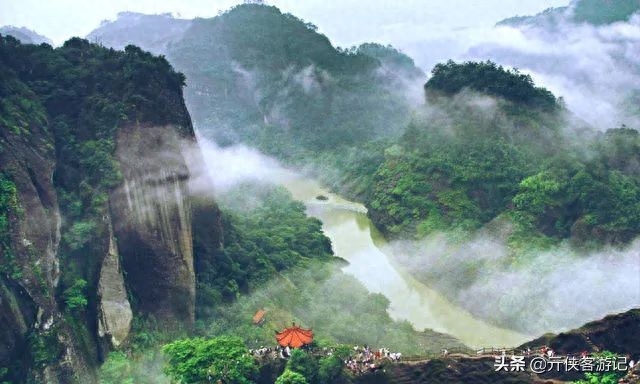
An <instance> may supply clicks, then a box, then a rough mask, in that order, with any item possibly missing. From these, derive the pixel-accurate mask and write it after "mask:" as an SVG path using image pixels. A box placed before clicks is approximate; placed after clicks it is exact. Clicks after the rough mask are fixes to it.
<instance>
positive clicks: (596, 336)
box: [355, 309, 640, 384]
mask: <svg viewBox="0 0 640 384" xmlns="http://www.w3.org/2000/svg"><path fill="white" fill-rule="evenodd" d="M544 345H546V346H549V347H551V348H552V349H553V350H554V351H555V352H556V356H566V355H573V356H577V355H579V353H580V352H582V351H584V350H586V351H588V352H598V351H605V350H606V351H609V352H613V353H615V354H617V355H620V356H627V357H628V358H630V359H633V360H635V361H638V360H640V309H632V310H630V311H628V312H625V313H620V314H616V315H611V316H607V317H605V318H604V319H602V320H598V321H593V322H591V323H588V324H585V325H584V326H582V327H580V328H578V329H575V330H572V331H569V332H565V333H561V334H559V335H545V336H543V337H541V338H538V339H535V340H532V341H530V342H528V343H525V344H524V345H522V346H520V347H517V348H516V350H526V348H527V347H529V348H531V350H532V351H536V350H538V348H539V347H541V346H544ZM531 358H533V357H530V358H527V359H526V366H527V367H529V362H530V359H531ZM495 362H496V357H495V356H467V355H461V354H455V355H450V356H449V357H446V358H444V357H440V358H433V359H429V360H424V361H412V362H403V363H400V364H390V365H387V366H385V367H384V370H379V371H377V372H375V373H369V374H365V375H362V376H359V377H357V378H356V380H355V382H357V383H363V384H364V383H367V384H371V383H381V384H382V383H389V384H391V383H394V384H397V383H400V384H403V383H412V384H420V383H423V384H440V383H452V384H455V383H460V384H462V383H487V384H489V383H492V384H494V383H497V384H506V383H513V384H515V383H521V384H524V383H531V384H545V383H565V382H566V383H569V382H572V381H574V380H578V379H581V378H583V376H584V374H583V372H580V371H575V370H573V371H571V372H565V371H564V370H561V369H558V370H553V369H552V370H550V371H549V372H545V373H542V374H534V373H533V372H531V371H530V370H529V369H527V370H525V371H524V372H512V371H504V370H500V371H496V366H495ZM639 377H640V364H638V365H637V366H636V367H635V369H634V370H633V371H631V372H629V373H628V374H627V375H626V377H625V378H623V379H621V381H620V382H621V383H638V382H639V381H640V380H639V379H638V378H639Z"/></svg>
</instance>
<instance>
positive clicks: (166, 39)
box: [87, 12, 191, 53]
mask: <svg viewBox="0 0 640 384" xmlns="http://www.w3.org/2000/svg"><path fill="white" fill-rule="evenodd" d="M190 25H191V20H183V19H176V18H174V17H172V16H171V15H170V14H160V15H144V14H141V13H135V12H120V13H118V16H117V20H116V21H114V22H111V21H107V20H105V21H103V22H102V23H101V24H100V26H99V27H98V28H96V29H95V30H94V31H92V32H91V33H90V34H89V35H88V36H87V40H89V41H91V42H95V43H98V44H101V45H104V46H105V47H111V48H115V49H124V47H125V46H127V45H128V44H135V45H137V46H139V47H140V48H142V49H144V50H145V51H150V52H157V53H165V52H166V51H167V49H168V48H169V47H168V46H169V44H171V43H172V42H175V41H178V40H180V38H181V37H182V35H183V34H184V32H185V31H186V30H187V29H188V28H189V26H190Z"/></svg>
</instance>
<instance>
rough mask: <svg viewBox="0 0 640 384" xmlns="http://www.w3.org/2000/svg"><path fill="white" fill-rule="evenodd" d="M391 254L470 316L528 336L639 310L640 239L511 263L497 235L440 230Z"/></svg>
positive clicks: (531, 256)
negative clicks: (460, 236)
mask: <svg viewBox="0 0 640 384" xmlns="http://www.w3.org/2000/svg"><path fill="white" fill-rule="evenodd" d="M389 247H390V248H389V252H393V253H394V254H395V255H396V257H398V258H399V259H401V260H402V264H403V266H404V268H405V269H407V270H410V271H412V273H414V274H416V275H418V276H422V279H423V280H426V281H428V283H429V284H430V285H433V286H435V287H437V288H438V289H439V290H441V291H442V292H444V293H445V295H446V296H447V297H449V298H451V299H453V301H454V302H455V303H458V304H459V305H462V306H463V307H464V308H466V309H467V310H469V311H470V312H471V313H473V314H474V315H475V316H477V317H479V318H482V319H487V320H489V321H492V322H494V323H497V324H500V325H503V326H507V327H509V328H512V329H516V330H518V331H520V332H523V333H527V334H543V333H545V332H559V331H564V330H568V329H572V328H575V327H579V326H581V325H582V324H584V323H586V322H588V321H592V320H596V319H600V318H602V317H604V316H606V315H608V314H611V313H616V312H622V311H626V310H629V309H631V308H637V307H640V239H639V240H637V241H635V242H634V243H632V244H631V245H629V246H628V247H626V248H624V249H614V248H606V249H603V250H600V251H593V252H586V253H581V252H579V251H576V250H573V249H571V248H570V247H569V246H565V245H562V246H558V247H556V248H554V249H551V250H548V251H543V252H538V253H530V254H528V255H527V256H526V257H525V258H523V259H522V260H518V261H514V260H513V259H512V258H511V254H510V253H509V250H508V248H507V246H506V244H505V241H504V240H503V239H502V238H501V237H500V236H495V235H488V234H487V233H480V234H478V235H477V236H476V237H474V238H473V239H471V240H469V241H466V242H462V243H458V242H455V241H451V240H448V239H447V237H446V236H444V235H442V234H435V235H432V236H430V237H428V238H427V239H425V240H423V241H419V242H414V241H397V242H394V243H392V244H391V245H390V246H389Z"/></svg>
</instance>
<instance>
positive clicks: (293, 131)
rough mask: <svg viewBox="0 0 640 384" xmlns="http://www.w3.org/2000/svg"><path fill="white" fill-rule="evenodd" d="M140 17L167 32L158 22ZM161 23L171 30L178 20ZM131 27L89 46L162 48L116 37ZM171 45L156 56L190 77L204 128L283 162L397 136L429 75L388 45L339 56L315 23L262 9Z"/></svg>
mask: <svg viewBox="0 0 640 384" xmlns="http://www.w3.org/2000/svg"><path fill="white" fill-rule="evenodd" d="M138 19H139V20H145V21H144V25H149V24H151V23H156V24H155V25H156V27H157V28H159V25H161V23H160V21H161V20H159V18H158V17H157V16H138ZM162 21H163V22H164V24H162V25H166V28H167V29H172V28H173V27H172V25H176V23H178V22H179V21H177V20H175V19H174V20H168V19H167V20H162ZM138 23H142V21H138ZM130 25H131V26H133V25H135V23H134V24H132V23H131V20H130V18H125V17H121V18H119V19H118V20H116V21H115V22H112V23H108V24H104V25H103V26H101V27H100V28H99V29H97V30H96V31H94V32H92V33H91V34H90V39H94V38H95V39H98V40H101V41H103V42H112V45H113V46H116V47H117V46H121V45H123V44H125V43H134V44H137V45H140V46H142V47H144V48H149V49H153V48H154V46H155V45H157V44H154V43H153V42H152V41H150V39H149V38H148V36H146V35H133V36H131V35H123V34H121V33H120V32H119V31H121V30H125V29H127V28H129V26H130ZM169 40H170V44H169V43H167V44H166V47H167V48H166V49H165V50H163V51H156V52H157V53H162V54H165V55H166V56H167V58H168V59H169V60H170V61H171V62H172V64H173V65H175V66H176V68H177V69H179V70H180V71H183V72H184V73H185V74H186V76H187V78H188V86H187V88H186V94H185V97H186V99H187V103H188V104H189V106H190V111H191V113H192V116H193V118H194V124H195V126H196V127H197V128H198V130H199V131H200V132H201V133H202V134H203V135H205V136H207V137H210V138H213V139H214V140H216V141H217V142H219V143H220V144H223V145H226V144H230V143H237V142H250V143H252V144H253V145H256V146H259V147H260V148H262V149H263V150H265V151H267V152H268V153H272V154H278V155H280V156H282V157H289V158H292V157H296V156H298V157H299V156H303V155H304V154H303V153H304V151H318V150H320V151H323V150H327V149H330V148H335V147H345V146H353V145H355V144H356V143H358V142H359V141H364V140H370V139H371V138H373V137H378V136H389V135H397V134H398V132H399V131H400V130H401V129H402V127H403V126H404V125H406V123H407V121H408V120H407V118H408V116H409V106H410V105H411V104H412V103H413V101H412V100H411V96H410V92H409V90H410V89H411V87H412V86H415V84H417V83H416V82H414V80H417V79H420V78H422V77H423V74H422V73H421V71H420V70H418V69H417V68H416V67H415V65H414V63H413V61H412V60H411V59H410V58H408V57H407V56H405V55H403V54H402V53H400V52H399V51H397V50H395V49H393V48H391V47H385V46H381V45H376V44H368V45H363V46H361V47H358V48H351V49H348V50H344V49H336V48H334V47H333V46H332V45H331V43H330V42H329V40H328V39H327V38H326V37H325V36H323V35H321V34H319V33H317V32H316V27H315V26H314V25H313V24H310V23H306V22H304V21H302V20H300V19H298V18H296V17H295V16H293V15H290V14H283V13H281V12H280V11H279V10H278V9H277V8H275V7H270V6H264V5H258V4H243V5H239V6H236V7H234V8H232V9H231V10H230V11H228V12H225V13H224V14H222V15H220V16H218V17H214V18H211V19H195V20H193V21H191V25H190V27H189V28H188V29H187V30H186V31H185V32H184V33H183V34H182V35H181V36H175V37H171V38H170V39H169Z"/></svg>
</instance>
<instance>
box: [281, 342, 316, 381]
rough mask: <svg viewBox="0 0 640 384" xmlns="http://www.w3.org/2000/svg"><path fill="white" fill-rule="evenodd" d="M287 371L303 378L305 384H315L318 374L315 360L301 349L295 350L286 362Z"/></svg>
mask: <svg viewBox="0 0 640 384" xmlns="http://www.w3.org/2000/svg"><path fill="white" fill-rule="evenodd" d="M287 369H289V370H291V371H293V372H297V373H299V374H301V375H302V376H304V378H305V379H306V381H307V382H309V383H315V382H316V376H317V372H318V363H317V362H316V360H315V359H314V358H313V357H312V356H310V355H309V354H307V353H306V352H305V351H303V350H301V349H295V350H294V351H293V352H292V353H291V357H290V358H289V361H288V362H287Z"/></svg>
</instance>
